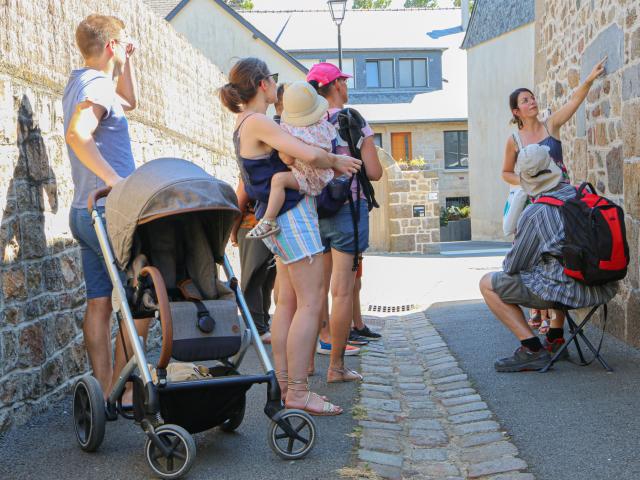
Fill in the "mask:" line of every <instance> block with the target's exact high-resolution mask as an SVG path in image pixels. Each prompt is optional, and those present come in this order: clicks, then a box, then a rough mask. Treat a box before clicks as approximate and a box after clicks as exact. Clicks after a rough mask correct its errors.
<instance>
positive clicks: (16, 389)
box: [0, 0, 236, 431]
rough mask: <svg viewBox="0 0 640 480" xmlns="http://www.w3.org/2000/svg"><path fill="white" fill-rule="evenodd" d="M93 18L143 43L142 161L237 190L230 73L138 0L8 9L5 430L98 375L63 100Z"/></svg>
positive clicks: (1, 337) (0, 7)
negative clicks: (180, 164) (86, 340)
mask: <svg viewBox="0 0 640 480" xmlns="http://www.w3.org/2000/svg"><path fill="white" fill-rule="evenodd" d="M92 12H98V13H107V14H113V15H116V16H118V17H120V18H122V20H124V22H125V23H126V24H127V25H128V29H129V31H130V33H131V35H132V36H133V37H134V38H136V39H137V40H138V42H139V47H138V50H137V51H136V53H135V54H134V56H133V62H134V66H135V69H136V73H137V76H138V80H139V109H138V110H136V111H134V112H132V114H131V115H130V116H129V121H130V133H131V138H132V143H133V152H134V156H135V159H136V162H137V163H138V164H141V163H144V162H146V161H149V160H151V159H153V158H157V157H161V156H177V157H183V158H186V159H189V160H191V161H194V162H195V163H197V164H199V165H200V166H202V167H204V168H205V169H206V170H208V171H209V172H210V173H212V174H214V175H216V176H217V177H219V178H222V179H224V180H227V181H229V182H230V183H232V184H235V178H236V167H235V160H234V159H233V145H232V141H231V136H232V128H233V117H232V116H231V115H230V114H229V113H228V112H226V111H225V110H224V109H223V107H222V106H221V104H220V102H219V101H218V98H217V95H216V89H217V88H218V87H219V86H220V85H222V84H223V83H224V82H225V81H226V80H225V78H224V76H223V75H222V73H221V72H220V70H219V68H218V67H217V66H215V65H213V64H211V63H210V62H208V61H207V60H206V59H205V58H204V57H203V56H202V55H201V54H199V53H197V52H196V50H195V49H193V48H192V47H191V46H190V45H189V44H188V43H187V42H186V41H185V40H184V39H183V38H182V37H180V36H179V35H178V34H177V33H176V32H175V31H174V30H173V29H172V28H171V26H170V25H169V24H167V23H166V22H164V21H163V20H161V19H160V18H158V17H157V16H155V15H154V14H152V13H151V12H150V11H148V10H147V7H146V6H145V5H144V4H143V3H142V1H141V0H101V1H97V0H82V1H81V0H65V1H63V2H60V1H54V0H32V1H28V2H27V1H17V2H16V1H9V2H0V214H1V217H0V260H1V263H0V289H1V290H2V297H1V298H0V431H2V430H3V429H6V428H7V427H8V426H10V425H11V424H12V423H14V424H19V423H21V422H22V421H23V420H24V419H25V418H27V417H28V416H29V415H31V414H32V413H33V412H34V411H37V410H38V409H39V408H41V407H42V406H43V405H46V403H48V401H49V400H51V399H52V398H54V397H56V396H58V395H61V394H63V393H64V392H66V391H67V389H68V387H69V386H70V385H71V384H72V382H73V381H74V380H75V379H76V378H77V377H78V376H79V375H81V374H83V373H84V372H86V371H87V370H88V368H89V365H88V362H87V358H86V355H85V350H84V345H83V342H82V330H81V320H82V315H83V312H84V281H83V276H82V272H81V265H80V255H79V250H78V248H77V246H76V245H75V243H74V241H73V240H72V237H71V233H70V231H69V226H68V212H69V206H70V203H71V199H72V194H73V187H72V182H71V172H70V168H69V161H68V158H67V151H66V146H65V140H64V134H63V120H62V104H61V97H62V92H63V89H64V86H65V83H66V80H67V77H68V74H69V72H70V71H71V70H72V69H73V68H78V67H79V66H81V65H82V60H81V58H80V56H79V55H78V54H77V50H76V48H75V44H74V32H75V27H76V25H77V24H78V23H79V22H80V20H81V19H82V18H84V17H85V16H86V15H88V14H90V13H92Z"/></svg>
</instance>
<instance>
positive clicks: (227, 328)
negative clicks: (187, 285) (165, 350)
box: [170, 300, 242, 362]
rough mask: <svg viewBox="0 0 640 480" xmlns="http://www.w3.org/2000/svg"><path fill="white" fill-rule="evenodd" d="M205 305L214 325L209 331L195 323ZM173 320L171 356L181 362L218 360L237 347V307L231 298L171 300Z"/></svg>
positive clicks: (227, 355) (197, 322)
mask: <svg viewBox="0 0 640 480" xmlns="http://www.w3.org/2000/svg"><path fill="white" fill-rule="evenodd" d="M203 307H204V308H205V309H206V310H207V311H208V313H209V316H210V317H211V318H212V319H213V320H214V323H215V326H214V328H213V330H212V331H211V332H209V333H207V332H205V331H203V329H201V328H200V324H199V321H198V320H199V315H200V316H201V310H202V308H203ZM170 308H171V318H172V321H173V348H172V357H173V358H175V359H176V360H180V361H182V362H193V361H202V360H220V359H225V358H228V357H231V356H233V355H235V354H236V353H238V351H239V350H240V345H241V340H242V331H241V328H240V321H239V318H238V308H237V305H236V303H235V302H234V301H233V300H205V301H202V302H198V303H197V304H196V303H194V302H188V301H187V302H171V303H170Z"/></svg>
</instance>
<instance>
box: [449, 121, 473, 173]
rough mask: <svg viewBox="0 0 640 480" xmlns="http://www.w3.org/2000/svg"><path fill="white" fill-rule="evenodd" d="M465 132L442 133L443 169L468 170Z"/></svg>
mask: <svg viewBox="0 0 640 480" xmlns="http://www.w3.org/2000/svg"><path fill="white" fill-rule="evenodd" d="M467 138H468V137H467V131H466V130H460V131H454V132H444V168H468V167H469V158H468V153H467Z"/></svg>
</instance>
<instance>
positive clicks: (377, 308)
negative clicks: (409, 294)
mask: <svg viewBox="0 0 640 480" xmlns="http://www.w3.org/2000/svg"><path fill="white" fill-rule="evenodd" d="M415 309H416V305H414V304H410V305H369V306H368V308H367V311H369V312H376V313H405V312H410V311H412V310H415Z"/></svg>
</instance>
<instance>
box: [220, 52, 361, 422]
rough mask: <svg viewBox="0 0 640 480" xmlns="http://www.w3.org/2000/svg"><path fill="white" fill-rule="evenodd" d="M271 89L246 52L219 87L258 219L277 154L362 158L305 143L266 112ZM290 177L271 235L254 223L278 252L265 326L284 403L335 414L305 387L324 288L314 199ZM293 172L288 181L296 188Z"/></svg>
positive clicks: (350, 167) (272, 79)
mask: <svg viewBox="0 0 640 480" xmlns="http://www.w3.org/2000/svg"><path fill="white" fill-rule="evenodd" d="M276 88H277V74H272V73H271V72H270V71H269V69H268V68H267V65H266V64H265V63H264V62H263V61H262V60H259V59H257V58H245V59H243V60H240V61H239V62H238V63H236V64H235V65H234V67H233V68H232V69H231V72H230V73H229V83H228V84H226V85H225V86H224V87H222V88H221V89H220V98H221V100H222V102H223V104H224V105H225V106H226V107H227V108H228V109H229V110H231V111H232V112H234V113H236V114H237V118H236V128H235V131H234V145H235V148H236V155H237V158H238V163H239V167H240V171H241V174H242V180H243V183H244V186H245V189H246V191H247V193H248V195H249V196H250V197H251V198H255V199H256V200H257V205H256V217H257V218H263V216H265V210H266V208H267V203H268V201H269V192H270V190H271V181H272V179H273V178H274V175H276V174H277V173H281V172H284V173H287V172H288V168H287V165H285V163H283V161H282V160H281V157H282V158H284V160H285V161H286V162H287V163H289V164H293V163H296V162H301V165H303V166H310V167H315V168H317V169H325V170H326V169H329V171H331V170H333V171H336V172H339V173H340V174H343V173H346V174H353V173H355V172H356V171H358V169H359V168H360V163H361V162H360V161H359V160H356V159H353V158H351V157H347V156H344V155H334V154H331V153H329V152H328V151H327V150H325V149H323V148H319V147H315V146H311V145H308V144H306V143H304V142H303V141H301V140H298V139H297V138H295V137H294V136H292V135H291V134H289V133H287V132H286V131H285V130H284V129H282V128H281V127H280V126H279V125H278V124H276V123H275V122H274V121H273V120H272V119H271V118H269V117H267V116H266V115H265V114H266V111H267V108H268V106H269V105H270V104H273V103H274V102H275V101H276ZM323 108H324V109H325V110H326V106H325V105H324V104H323V103H322V102H317V104H314V105H313V108H312V109H311V110H312V111H313V112H315V111H316V110H317V111H321V110H322V109H323ZM311 113H312V112H309V114H311ZM311 117H313V115H311ZM318 118H319V117H318ZM308 120H309V118H308V119H307V121H308ZM304 123H306V122H304ZM279 155H280V156H279ZM281 177H282V176H280V178H281ZM290 177H291V175H288V176H287V178H284V179H282V181H283V182H284V187H285V189H284V190H283V191H284V195H280V197H279V199H276V200H274V201H279V202H281V203H282V207H281V208H279V211H278V214H277V217H276V219H275V222H274V223H275V225H276V226H277V227H278V228H279V229H280V231H278V232H277V233H276V231H275V227H274V224H273V223H266V222H264V221H263V222H262V225H263V227H262V228H261V229H260V231H262V229H264V230H266V231H268V230H270V229H271V228H274V231H273V232H272V233H274V235H271V236H269V239H268V243H267V242H265V243H267V245H268V246H269V247H270V248H271V250H272V251H273V252H274V254H275V255H276V256H277V261H276V264H277V270H278V274H277V275H278V286H279V293H278V303H277V307H276V312H275V315H274V319H273V324H272V329H271V332H272V340H271V341H272V346H273V357H274V363H275V367H276V375H277V376H278V381H279V383H280V386H281V389H282V393H283V398H284V399H285V405H286V407H287V408H299V409H304V410H306V411H307V412H309V413H310V414H312V415H339V414H340V413H342V408H340V407H338V406H336V405H333V404H332V403H330V402H328V401H326V399H324V398H323V397H321V396H319V395H317V394H315V393H313V392H311V391H309V387H308V381H307V369H308V366H309V359H310V357H311V354H312V351H313V349H314V346H315V343H316V334H317V326H318V324H319V319H320V313H321V309H322V297H323V296H322V292H323V290H324V289H323V264H322V262H321V261H317V260H316V258H317V255H318V254H320V253H322V251H323V247H322V243H321V241H320V234H319V229H318V217H317V213H316V205H315V199H314V198H313V197H312V196H309V195H307V194H304V193H302V192H301V191H297V190H295V189H291V188H287V187H289V186H293V187H295V185H294V184H293V182H292V181H291V178H290ZM300 178H301V177H295V179H294V180H296V181H297V182H298V186H299V187H301V186H302V185H300V182H299V179H300ZM298 190H301V189H300V188H299V189H298ZM272 206H273V202H272ZM270 213H271V212H270ZM267 220H268V221H269V222H272V221H273V220H272V219H269V218H267ZM266 231H263V232H262V233H266ZM318 260H319V259H318Z"/></svg>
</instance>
